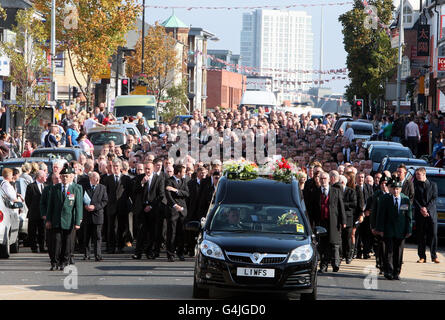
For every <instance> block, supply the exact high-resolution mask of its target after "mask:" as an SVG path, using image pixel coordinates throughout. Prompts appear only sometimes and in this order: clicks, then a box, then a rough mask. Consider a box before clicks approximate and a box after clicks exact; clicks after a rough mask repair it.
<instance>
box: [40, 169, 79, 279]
mask: <svg viewBox="0 0 445 320" xmlns="http://www.w3.org/2000/svg"><path fill="white" fill-rule="evenodd" d="M60 174H61V177H62V183H59V184H56V185H54V186H53V187H52V189H51V190H50V193H49V200H48V210H47V213H46V228H47V229H52V241H53V246H54V261H51V269H50V270H54V269H55V268H56V267H58V268H59V269H60V270H63V269H64V268H65V266H67V265H68V263H69V261H70V258H71V254H72V245H71V241H72V237H73V236H72V234H73V230H78V229H79V228H80V222H81V221H82V214H83V208H82V207H83V206H82V203H83V191H82V187H81V186H80V185H78V184H75V183H73V178H74V170H73V169H72V168H71V167H69V166H66V167H64V168H63V169H62V171H61V172H60Z"/></svg>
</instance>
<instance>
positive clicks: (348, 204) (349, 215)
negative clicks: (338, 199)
mask: <svg viewBox="0 0 445 320" xmlns="http://www.w3.org/2000/svg"><path fill="white" fill-rule="evenodd" d="M342 193H343V205H344V207H345V215H346V227H352V226H353V224H354V213H355V211H356V207H357V196H356V194H355V190H352V189H351V188H349V187H346V188H345V190H344V191H342Z"/></svg>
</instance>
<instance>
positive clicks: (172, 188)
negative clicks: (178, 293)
mask: <svg viewBox="0 0 445 320" xmlns="http://www.w3.org/2000/svg"><path fill="white" fill-rule="evenodd" d="M184 176H185V167H184V166H183V165H175V166H174V175H173V177H170V178H169V179H168V180H167V181H166V183H165V195H166V198H167V207H168V210H167V258H168V261H170V262H173V261H174V254H175V249H176V254H177V255H178V257H179V260H181V261H184V260H185V259H184V228H183V225H184V219H185V217H186V216H187V197H188V196H189V190H188V186H187V183H185V181H184Z"/></svg>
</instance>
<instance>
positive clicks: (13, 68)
mask: <svg viewBox="0 0 445 320" xmlns="http://www.w3.org/2000/svg"><path fill="white" fill-rule="evenodd" d="M0 14H1V18H2V19H3V20H5V19H6V13H5V11H4V10H3V9H1V8H0ZM37 17H38V15H37V14H36V11H35V10H34V9H33V8H30V9H26V10H19V11H18V12H17V14H16V22H17V23H16V25H15V26H14V27H13V29H12V31H13V32H14V33H15V39H14V40H12V41H6V42H0V50H1V51H2V53H3V54H5V55H6V56H7V57H8V58H9V59H10V76H9V79H8V80H9V81H11V83H12V85H14V86H15V87H16V88H17V94H16V104H15V105H11V106H10V107H9V108H10V110H11V114H12V115H13V117H16V121H17V123H21V127H22V132H21V133H22V136H21V140H22V141H24V140H25V133H26V131H27V130H26V129H30V126H28V123H30V122H31V121H33V120H35V119H38V117H39V114H40V112H42V110H43V107H44V106H45V105H46V103H47V93H48V91H49V84H48V83H44V82H41V81H39V79H41V78H48V77H49V66H48V60H47V58H46V52H45V51H44V50H42V49H41V48H40V47H39V46H38V45H36V43H38V42H42V41H44V39H45V38H44V32H43V29H42V28H41V27H40V26H41V25H40V24H39V23H38V18H37ZM20 151H21V152H22V151H23V144H22V150H20Z"/></svg>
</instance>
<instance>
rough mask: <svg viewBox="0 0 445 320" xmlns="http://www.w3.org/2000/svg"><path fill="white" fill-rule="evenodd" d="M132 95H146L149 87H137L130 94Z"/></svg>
mask: <svg viewBox="0 0 445 320" xmlns="http://www.w3.org/2000/svg"><path fill="white" fill-rule="evenodd" d="M130 94H132V95H146V94H147V87H144V86H136V87H135V88H134V91H132V92H130Z"/></svg>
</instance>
